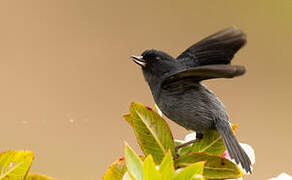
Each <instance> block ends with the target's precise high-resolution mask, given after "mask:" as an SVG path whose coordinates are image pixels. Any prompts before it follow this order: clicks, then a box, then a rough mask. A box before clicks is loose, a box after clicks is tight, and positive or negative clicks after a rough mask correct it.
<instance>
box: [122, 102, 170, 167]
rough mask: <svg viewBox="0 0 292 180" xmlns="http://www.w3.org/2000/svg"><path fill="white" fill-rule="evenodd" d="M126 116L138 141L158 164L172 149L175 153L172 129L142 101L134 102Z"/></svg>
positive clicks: (146, 153)
mask: <svg viewBox="0 0 292 180" xmlns="http://www.w3.org/2000/svg"><path fill="white" fill-rule="evenodd" d="M124 118H125V119H126V120H127V121H128V122H129V124H130V125H131V126H132V127H133V129H134V132H135V135H136V137H137V140H138V143H139V145H140V147H141V149H142V151H143V152H144V154H145V155H146V156H147V155H149V154H152V156H153V159H154V161H155V163H156V164H159V163H160V162H161V161H162V159H163V157H164V156H165V154H166V153H167V152H168V151H169V150H170V151H171V152H172V154H173V155H174V151H175V144H174V141H173V137H172V134H171V131H170V129H169V127H168V125H167V123H166V122H165V120H164V119H163V118H162V117H161V116H159V114H157V112H155V111H153V110H152V109H151V108H149V107H146V106H144V105H142V104H140V103H135V102H134V103H132V104H131V106H130V114H129V115H125V116H124Z"/></svg>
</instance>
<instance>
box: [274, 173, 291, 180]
mask: <svg viewBox="0 0 292 180" xmlns="http://www.w3.org/2000/svg"><path fill="white" fill-rule="evenodd" d="M269 180H292V177H291V176H289V175H288V174H286V173H281V174H280V175H279V176H278V177H274V178H270V179H269Z"/></svg>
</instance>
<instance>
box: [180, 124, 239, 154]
mask: <svg viewBox="0 0 292 180" xmlns="http://www.w3.org/2000/svg"><path fill="white" fill-rule="evenodd" d="M236 128H237V125H232V129H233V131H235V130H236ZM189 148H190V147H187V146H186V147H183V148H182V149H181V153H182V154H181V155H183V154H186V153H185V151H186V152H189ZM225 150H226V148H225V146H224V143H223V141H222V139H221V135H220V134H219V132H218V131H217V130H209V131H206V132H205V133H204V136H203V139H201V140H200V141H199V142H195V143H193V145H192V146H191V152H205V153H209V154H214V155H222V154H223V153H224V151H225Z"/></svg>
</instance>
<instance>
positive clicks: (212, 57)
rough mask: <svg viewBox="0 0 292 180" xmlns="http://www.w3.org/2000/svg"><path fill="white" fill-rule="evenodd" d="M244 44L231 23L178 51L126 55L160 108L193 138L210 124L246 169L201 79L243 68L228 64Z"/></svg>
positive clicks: (224, 116) (236, 73) (224, 113)
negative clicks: (192, 135) (189, 132)
mask: <svg viewBox="0 0 292 180" xmlns="http://www.w3.org/2000/svg"><path fill="white" fill-rule="evenodd" d="M245 44H246V34H245V33H244V32H243V31H241V30H240V29H238V28H236V27H229V28H226V29H223V30H220V31H218V32H216V33H214V34H212V35H210V36H208V37H206V38H204V39H202V40H200V41H199V42H197V43H195V44H193V45H192V46H190V47H189V48H187V49H186V50H185V51H184V52H182V53H181V54H180V55H179V56H178V57H176V58H174V57H172V56H171V55H169V54H167V53H166V52H163V51H161V50H156V49H147V50H145V51H144V52H143V53H142V54H141V55H140V56H131V58H132V60H133V61H134V62H135V63H136V64H138V65H139V66H140V67H141V69H142V72H143V76H144V79H145V81H146V82H147V83H148V85H149V87H150V90H151V93H152V96H153V98H154V101H155V103H156V104H157V106H158V107H159V109H160V110H161V111H162V113H163V114H164V115H165V116H166V117H167V118H168V119H170V120H172V121H174V122H176V123H177V124H179V125H180V126H182V127H184V128H186V129H188V130H193V131H195V132H196V133H197V138H200V139H201V138H203V135H204V132H206V131H208V130H212V129H215V130H217V131H218V132H219V134H220V135H221V138H222V141H223V143H224V145H225V147H226V149H227V151H228V153H229V155H230V157H231V159H234V160H235V162H236V163H237V164H240V165H241V166H242V167H243V169H244V170H245V171H246V172H248V173H251V161H250V159H249V157H248V155H247V154H246V152H245V151H244V150H243V148H242V147H241V146H240V145H239V143H238V141H237V139H236V137H235V135H234V134H233V132H232V128H231V123H230V120H229V117H228V114H227V111H226V109H225V107H224V105H223V103H222V102H221V101H220V100H219V98H218V97H217V96H216V95H215V94H214V93H213V92H212V91H211V90H209V89H208V88H207V87H206V86H205V85H203V84H202V81H204V80H208V79H215V78H234V77H237V76H241V75H243V74H244V73H245V71H246V69H245V67H244V66H241V65H232V64H231V60H232V59H233V57H234V55H235V53H236V52H237V51H238V50H239V49H240V48H242V47H243V46H244V45H245Z"/></svg>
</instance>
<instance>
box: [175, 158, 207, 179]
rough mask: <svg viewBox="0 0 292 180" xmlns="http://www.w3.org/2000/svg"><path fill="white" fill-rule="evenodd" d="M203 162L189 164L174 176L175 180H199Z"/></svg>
mask: <svg viewBox="0 0 292 180" xmlns="http://www.w3.org/2000/svg"><path fill="white" fill-rule="evenodd" d="M204 164H205V162H204V161H202V162H197V163H194V164H191V165H189V166H187V167H185V168H183V169H182V170H180V171H179V172H178V173H177V174H176V176H175V178H174V179H175V180H191V179H198V178H201V177H202V175H203V169H204Z"/></svg>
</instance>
